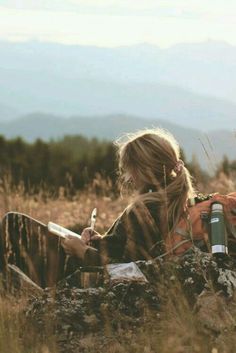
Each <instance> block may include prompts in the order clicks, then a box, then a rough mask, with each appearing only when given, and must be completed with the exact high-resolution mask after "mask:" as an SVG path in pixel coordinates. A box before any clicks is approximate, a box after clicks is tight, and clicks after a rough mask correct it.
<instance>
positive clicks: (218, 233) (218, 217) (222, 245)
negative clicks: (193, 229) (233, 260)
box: [210, 202, 228, 256]
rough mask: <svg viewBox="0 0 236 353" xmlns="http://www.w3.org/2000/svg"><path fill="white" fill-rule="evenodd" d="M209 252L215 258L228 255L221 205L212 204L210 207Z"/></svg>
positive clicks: (217, 203)
mask: <svg viewBox="0 0 236 353" xmlns="http://www.w3.org/2000/svg"><path fill="white" fill-rule="evenodd" d="M210 234H211V251H212V254H215V255H217V256H222V255H227V254H228V244H227V231H226V226H225V219H224V210H223V205H222V204H221V203H219V202H214V203H213V204H212V205H211V217H210Z"/></svg>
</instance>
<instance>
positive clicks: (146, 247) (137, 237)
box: [63, 204, 160, 266]
mask: <svg viewBox="0 0 236 353" xmlns="http://www.w3.org/2000/svg"><path fill="white" fill-rule="evenodd" d="M156 220H157V210H156V209H155V208H154V207H146V206H145V205H143V204H141V205H135V206H134V207H133V208H132V210H131V211H130V212H128V211H127V210H125V211H124V212H123V214H122V215H121V216H120V217H119V218H118V219H117V220H116V221H115V222H114V223H113V225H112V227H111V228H110V229H109V230H108V231H107V233H106V234H105V235H104V236H100V235H99V234H98V233H96V234H94V235H93V236H91V239H92V241H91V245H92V246H88V245H86V244H85V243H84V244H81V241H80V242H79V241H77V239H76V240H75V239H74V240H72V239H70V238H69V239H68V241H64V244H63V246H64V248H65V249H68V251H70V253H72V254H74V255H76V256H79V257H80V258H82V259H83V262H84V264H85V265H94V266H95V265H104V264H106V263H109V262H111V261H113V262H114V261H117V262H121V261H126V262H127V261H136V260H141V259H146V260H148V259H151V258H152V257H153V256H154V254H153V248H154V247H155V244H156V243H157V242H160V232H159V229H158V227H157V222H156ZM87 230H89V228H87ZM87 233H88V232H87ZM82 234H83V233H82ZM88 236H89V235H88ZM84 240H85V239H84ZM87 240H88V239H87ZM66 246H67V248H66ZM77 246H78V247H79V249H76V247H77ZM72 248H73V250H71V249H72Z"/></svg>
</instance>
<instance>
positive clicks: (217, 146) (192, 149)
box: [0, 113, 236, 173]
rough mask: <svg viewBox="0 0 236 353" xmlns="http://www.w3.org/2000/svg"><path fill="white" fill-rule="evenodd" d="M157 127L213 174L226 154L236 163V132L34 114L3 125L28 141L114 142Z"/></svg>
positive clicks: (122, 118)
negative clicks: (68, 137) (74, 138)
mask: <svg viewBox="0 0 236 353" xmlns="http://www.w3.org/2000/svg"><path fill="white" fill-rule="evenodd" d="M157 126H159V127H162V128H165V129H168V130H169V131H170V132H172V133H173V134H174V136H175V137H176V139H177V140H178V141H179V143H180V145H181V146H182V147H183V149H184V151H185V154H186V157H187V159H188V160H191V159H192V155H193V154H195V155H196V157H197V159H198V160H199V162H200V164H201V165H202V167H204V168H205V169H207V170H208V172H209V173H212V172H213V170H214V167H215V166H216V164H217V162H219V161H220V160H221V158H222V157H223V155H224V154H225V155H227V156H228V157H229V159H232V160H233V159H236V153H235V149H236V137H235V135H234V132H233V131H232V132H229V131H224V130H222V131H217V130H216V131H210V132H208V133H204V132H202V131H201V130H200V129H190V128H184V127H181V126H179V125H177V124H173V123H170V122H167V121H164V120H158V121H156V120H148V119H141V118H137V117H135V116H128V115H119V116H117V115H109V116H94V117H93V116H89V117H86V116H84V117H83V116H76V117H71V118H67V119H65V118H62V117H59V116H55V115H49V114H42V113H34V114H30V115H28V116H24V117H22V118H21V119H17V120H15V121H12V122H5V123H3V122H1V123H0V131H1V134H4V135H5V136H6V137H9V138H10V137H11V138H12V137H16V136H22V137H24V138H25V139H27V140H28V141H33V140H35V139H36V138H42V139H44V140H49V139H51V138H54V139H57V138H60V137H62V136H64V135H76V134H81V135H84V136H87V137H98V138H100V139H106V140H114V139H116V138H118V137H119V136H121V135H122V134H123V133H124V132H132V131H136V130H138V129H143V128H151V127H157ZM205 150H206V151H207V154H208V155H209V156H210V160H208V158H207V154H206V152H205Z"/></svg>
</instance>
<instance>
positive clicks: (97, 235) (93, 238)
mask: <svg viewBox="0 0 236 353" xmlns="http://www.w3.org/2000/svg"><path fill="white" fill-rule="evenodd" d="M100 238H101V235H100V234H98V233H96V234H93V235H92V236H91V240H97V239H100Z"/></svg>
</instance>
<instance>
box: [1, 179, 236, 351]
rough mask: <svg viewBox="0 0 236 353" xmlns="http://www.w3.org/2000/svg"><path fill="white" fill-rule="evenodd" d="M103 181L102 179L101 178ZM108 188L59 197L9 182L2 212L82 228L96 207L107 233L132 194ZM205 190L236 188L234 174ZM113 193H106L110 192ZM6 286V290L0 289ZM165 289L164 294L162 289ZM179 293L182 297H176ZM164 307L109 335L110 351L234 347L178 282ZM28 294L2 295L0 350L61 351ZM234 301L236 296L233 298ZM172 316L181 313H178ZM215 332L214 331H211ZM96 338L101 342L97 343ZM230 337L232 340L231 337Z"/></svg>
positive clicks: (87, 341)
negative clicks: (204, 323)
mask: <svg viewBox="0 0 236 353" xmlns="http://www.w3.org/2000/svg"><path fill="white" fill-rule="evenodd" d="M100 182H102V181H100ZM102 188H104V192H102V193H101V192H100V195H99V196H98V195H97V194H96V193H95V188H94V185H93V186H91V187H90V188H88V189H87V190H84V191H83V192H79V193H78V194H76V195H75V196H73V198H71V199H68V198H66V197H65V190H64V189H63V188H61V190H60V193H59V196H58V197H57V198H55V197H53V195H49V194H45V192H42V193H39V194H37V195H31V196H30V195H26V194H25V193H24V188H23V187H21V186H19V187H17V188H14V189H10V188H9V186H8V185H7V183H6V182H2V184H1V188H0V215H1V217H2V216H3V215H4V214H5V213H6V212H8V211H10V210H11V211H19V212H23V213H26V214H29V215H31V216H32V217H34V218H36V219H39V220H40V221H42V222H45V223H46V222H48V221H49V220H50V221H54V222H56V223H59V224H61V225H63V226H65V227H69V226H75V225H77V226H78V227H80V228H81V229H82V228H83V227H85V226H87V225H88V224H89V218H90V213H91V211H92V209H93V208H94V207H97V208H98V220H97V224H96V229H97V230H98V231H99V232H100V233H103V232H105V231H106V230H107V229H108V227H110V226H111V224H112V223H113V221H114V220H115V219H116V217H117V216H118V215H119V214H120V213H121V212H122V210H123V209H124V208H125V206H126V205H127V204H128V202H129V200H130V197H128V196H127V197H126V198H123V199H122V198H119V199H116V198H115V197H114V195H113V193H112V190H109V187H108V186H107V185H106V184H104V185H101V188H100V189H102ZM199 189H200V191H202V192H206V191H208V192H216V191H219V192H221V193H228V192H231V191H235V190H236V183H235V180H233V179H229V178H227V177H226V176H225V175H223V174H222V175H220V176H219V178H217V179H213V180H212V181H211V182H210V184H209V185H204V186H203V185H199ZM109 193H110V195H111V196H107V195H109ZM1 292H2V291H1ZM163 295H165V294H163ZM176 298H177V299H178V300H176ZM167 299H168V300H165V305H164V307H163V308H162V312H161V314H160V317H156V318H153V317H151V316H150V322H149V323H147V325H146V326H145V327H142V328H138V329H137V332H136V333H134V332H122V331H121V332H120V334H119V332H118V337H119V338H118V339H117V340H111V341H109V339H108V341H107V342H108V343H107V345H106V347H105V348H104V351H106V352H108V353H123V352H130V353H134V352H145V353H154V352H160V353H170V352H173V353H192V352H196V353H197V352H199V353H205V352H210V353H221V352H222V353H230V352H235V350H234V349H235V344H236V339H235V338H234V336H235V335H234V329H233V330H232V332H231V331H230V332H229V331H227V332H226V344H220V345H219V347H221V348H218V347H217V346H215V345H214V343H213V340H212V337H208V336H207V335H208V334H209V331H207V332H204V330H203V331H202V330H201V329H199V317H195V315H194V312H193V310H192V308H191V306H189V304H188V303H187V301H186V299H185V297H184V295H183V293H182V292H181V288H180V287H178V286H177V287H176V286H175V287H173V290H172V291H170V292H169V293H168V298H167ZM26 302H27V298H26V297H19V298H16V297H13V296H11V295H6V294H3V292H2V295H1V296H0V352H1V353H56V352H59V348H58V347H57V343H56V341H57V340H56V337H55V336H54V332H53V329H52V328H50V325H49V326H48V327H46V330H45V331H44V332H38V330H37V329H36V328H35V327H34V326H33V325H31V323H30V322H29V321H28V320H27V319H26V317H25V315H24V309H25V306H26ZM233 306H236V301H234V300H233ZM174 318H177V320H176V319H174ZM212 334H213V333H212ZM96 342H97V343H96ZM99 342H100V341H99V337H93V338H91V337H90V336H88V337H87V338H86V337H85V338H84V345H85V352H91V353H92V352H94V353H95V352H97V351H98V350H97V347H98V346H99ZM227 342H228V343H227Z"/></svg>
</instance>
